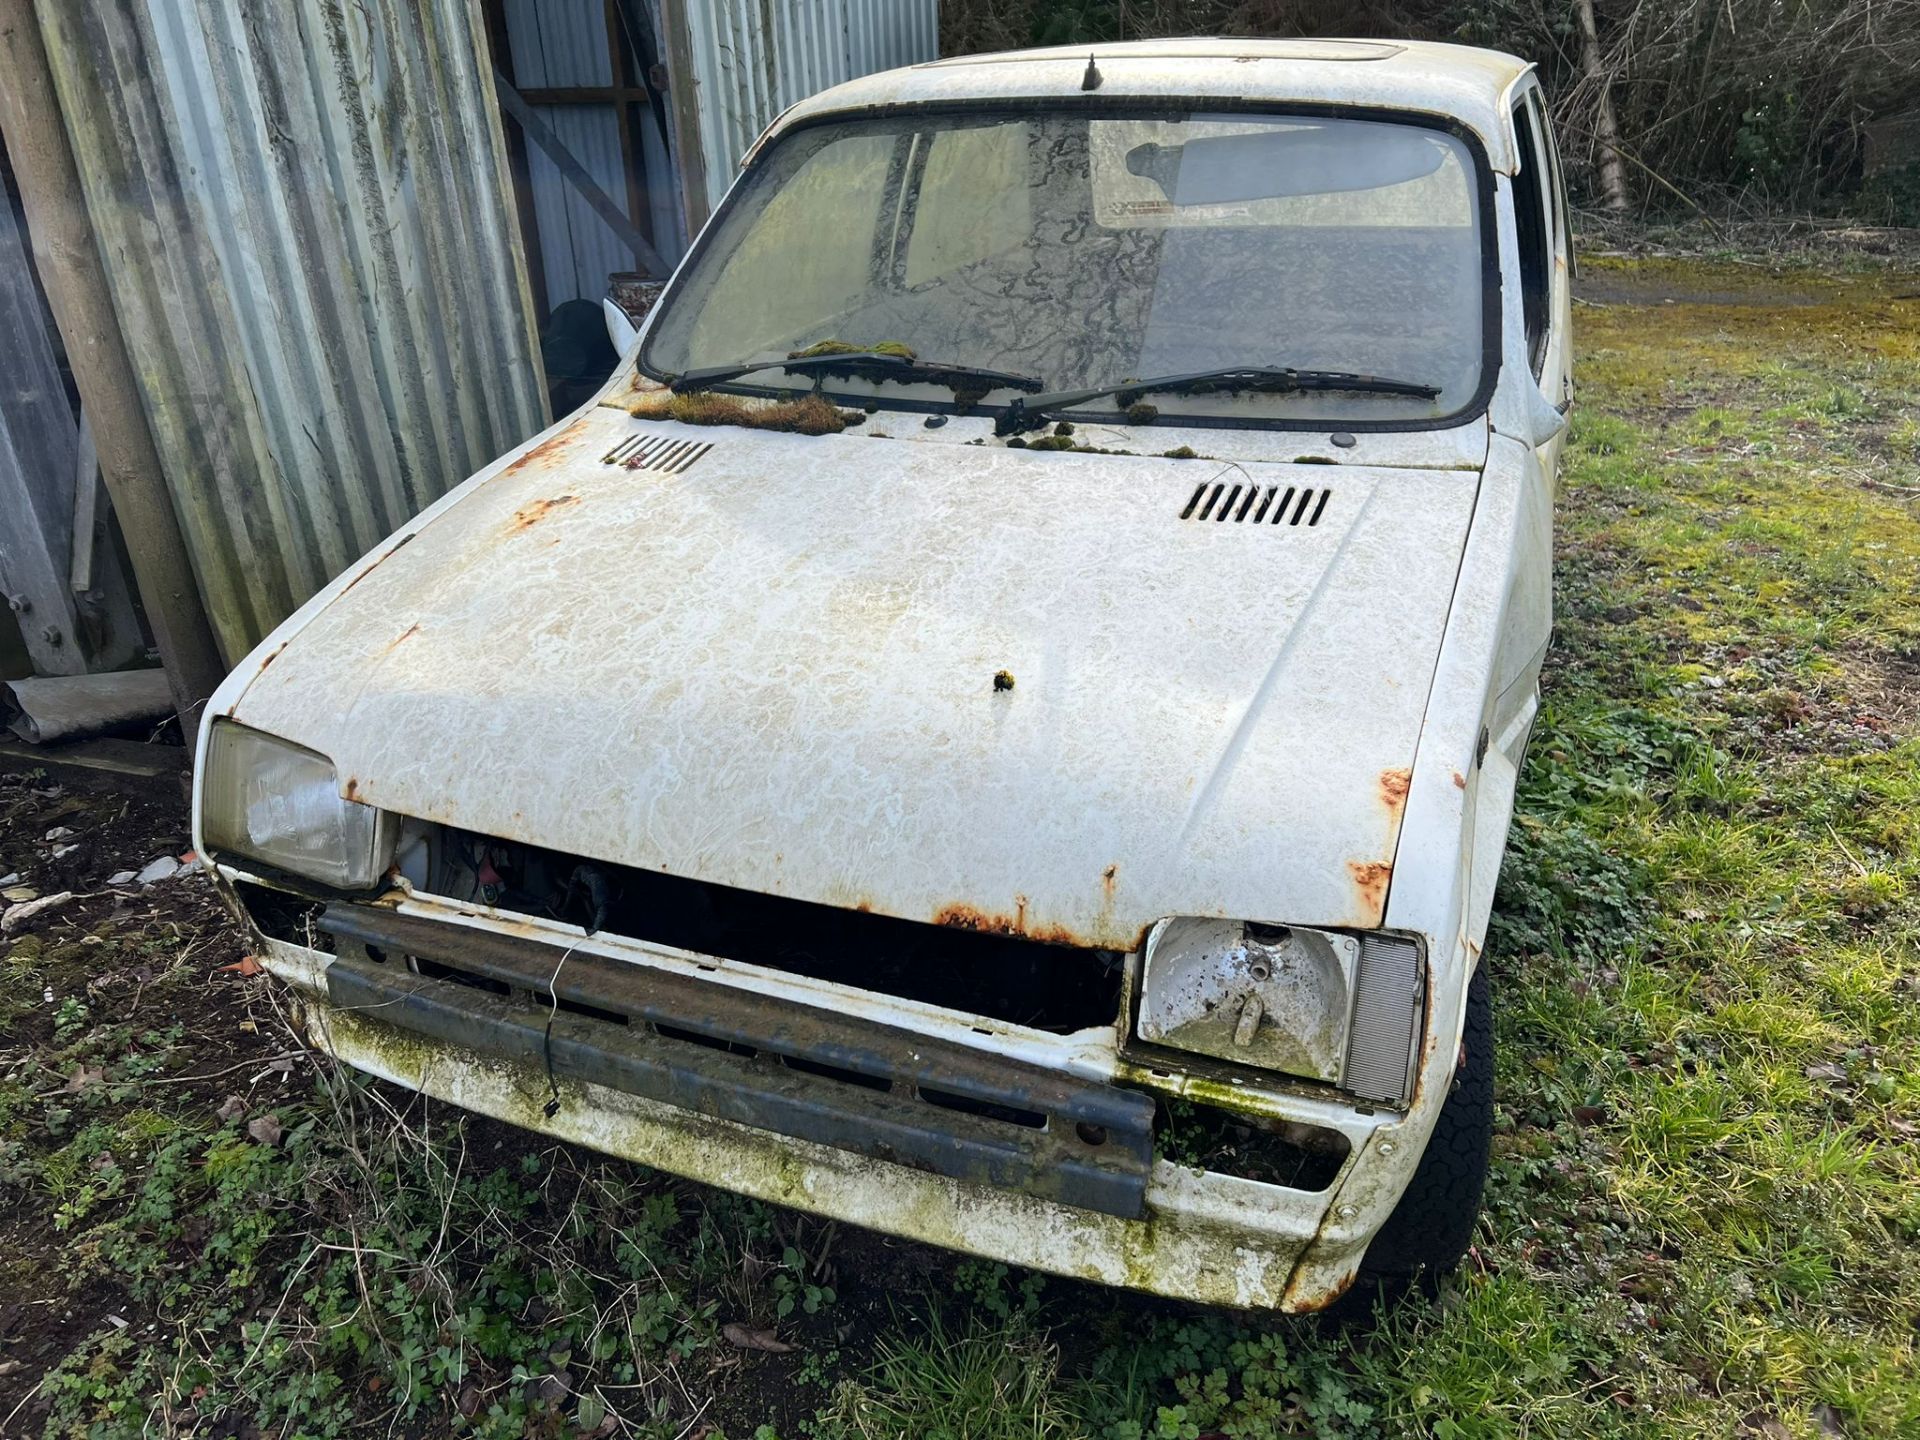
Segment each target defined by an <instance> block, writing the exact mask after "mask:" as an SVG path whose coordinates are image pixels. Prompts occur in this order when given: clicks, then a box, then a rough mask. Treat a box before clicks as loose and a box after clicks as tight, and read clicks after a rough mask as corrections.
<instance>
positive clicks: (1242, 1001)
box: [1135, 918, 1422, 1104]
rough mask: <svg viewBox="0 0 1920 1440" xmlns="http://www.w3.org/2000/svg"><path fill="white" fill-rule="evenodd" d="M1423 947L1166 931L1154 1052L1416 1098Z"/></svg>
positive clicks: (1152, 950) (1209, 925)
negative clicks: (1411, 1090)
mask: <svg viewBox="0 0 1920 1440" xmlns="http://www.w3.org/2000/svg"><path fill="white" fill-rule="evenodd" d="M1421 986H1422V974H1421V964H1420V947H1419V946H1418V944H1416V943H1415V942H1414V941H1412V940H1410V939H1407V938H1405V937H1403V936H1398V935H1373V934H1369V935H1362V936H1354V935H1343V934H1341V933H1339V932H1337V931H1331V930H1313V929H1308V928H1305V927H1303V926H1291V927H1286V926H1268V925H1248V924H1244V923H1242V922H1240V921H1237V920H1202V919H1195V918H1179V919H1173V920H1163V921H1161V922H1160V924H1158V925H1157V926H1155V927H1154V929H1153V933H1152V934H1151V935H1149V936H1148V938H1147V949H1146V956H1145V963H1144V965H1143V967H1142V975H1141V989H1140V1013H1139V1019H1138V1021H1137V1023H1136V1026H1135V1033H1136V1034H1138V1035H1139V1037H1140V1038H1141V1039H1142V1040H1146V1041H1150V1042H1151V1043H1153V1044H1156V1045H1167V1046H1171V1047H1173V1048H1174V1049H1178V1050H1187V1051H1190V1052H1192V1053H1194V1054H1197V1055H1211V1056H1213V1057H1214V1058H1215V1059H1219V1060H1229V1061H1232V1062H1233V1063H1235V1064H1238V1065H1248V1066H1252V1067H1254V1068H1256V1069H1260V1070H1274V1071H1277V1072H1279V1073H1280V1074H1283V1075H1297V1076H1301V1077H1303V1078H1306V1079H1312V1080H1325V1081H1328V1082H1330V1083H1332V1084H1337V1085H1340V1086H1341V1087H1343V1088H1344V1089H1346V1090H1349V1091H1351V1092H1352V1093H1354V1094H1355V1095H1359V1096H1361V1097H1363V1098H1365V1099H1369V1100H1384V1101H1390V1102H1393V1103H1396V1104H1397V1103H1400V1102H1402V1101H1404V1100H1405V1099H1406V1098H1407V1091H1408V1085H1409V1082H1410V1081H1411V1079H1412V1076H1413V1064H1414V1050H1415V1047H1416V1045H1417V1044H1418V1041H1419V1032H1420V1018H1421V1008H1422V995H1421Z"/></svg>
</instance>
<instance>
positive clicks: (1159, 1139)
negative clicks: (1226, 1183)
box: [1153, 1097, 1353, 1191]
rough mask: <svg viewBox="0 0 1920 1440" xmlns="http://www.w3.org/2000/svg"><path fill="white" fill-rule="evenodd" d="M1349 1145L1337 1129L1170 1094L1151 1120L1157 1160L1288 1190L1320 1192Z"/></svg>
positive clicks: (1343, 1159) (1332, 1177)
mask: <svg viewBox="0 0 1920 1440" xmlns="http://www.w3.org/2000/svg"><path fill="white" fill-rule="evenodd" d="M1352 1148H1353V1147H1352V1145H1351V1144H1350V1143H1349V1142H1348V1140H1347V1137H1346V1136H1344V1135H1342V1134H1341V1133H1340V1132H1339V1131H1338V1130H1326V1129H1322V1128H1321V1127H1320V1126H1318V1125H1302V1124H1300V1123H1299V1122H1297V1121H1292V1120H1272V1119H1268V1118H1266V1117H1264V1116H1259V1115H1248V1114H1244V1113H1242V1112H1241V1111H1238V1110H1226V1109H1222V1108H1220V1107H1219V1106H1215V1105H1202V1104H1200V1103H1198V1102H1196V1101H1192V1100H1182V1099H1178V1098H1173V1097H1169V1098H1167V1099H1163V1100H1162V1101H1161V1102H1160V1109H1159V1113H1158V1114H1156V1115H1155V1116H1154V1122H1153V1149H1154V1154H1156V1155H1157V1156H1159V1157H1160V1158H1161V1159H1162V1160H1170V1161H1172V1162H1173V1163H1174V1164H1176V1165H1184V1166H1187V1167H1189V1168H1190V1169H1195V1170H1210V1171H1213V1172H1214V1173H1215V1174H1218V1175H1232V1176H1235V1177H1237V1178H1239V1179H1241V1180H1258V1181H1260V1182H1261V1183H1262V1184H1265V1185H1283V1186H1285V1187H1286V1188H1287V1189H1289V1190H1313V1191H1318V1190H1325V1189H1326V1188H1327V1187H1328V1186H1329V1185H1331V1184H1332V1183H1333V1182H1334V1180H1335V1178H1336V1177H1337V1176H1338V1175H1339V1174H1340V1167H1341V1166H1342V1165H1344V1164H1346V1161H1347V1154H1348V1152H1349V1151H1350V1150H1351V1149H1352Z"/></svg>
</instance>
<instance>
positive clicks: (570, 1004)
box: [533, 991, 629, 1025]
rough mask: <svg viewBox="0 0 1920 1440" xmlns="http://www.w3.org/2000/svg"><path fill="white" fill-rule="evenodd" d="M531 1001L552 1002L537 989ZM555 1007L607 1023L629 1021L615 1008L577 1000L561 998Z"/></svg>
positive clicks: (623, 1023)
mask: <svg viewBox="0 0 1920 1440" xmlns="http://www.w3.org/2000/svg"><path fill="white" fill-rule="evenodd" d="M533 1002H534V1004H536V1005H545V1004H551V1003H553V1002H551V1001H549V1000H548V998H547V997H546V996H545V995H542V994H540V993H539V992H538V991H535V992H534V996H533ZM555 1008H556V1009H558V1010H560V1011H561V1012H562V1013H563V1014H567V1015H578V1016H580V1017H581V1019H583V1020H599V1021H602V1022H603V1023H605V1024H608V1025H625V1024H627V1023H629V1022H628V1020H627V1017H626V1016H624V1015H622V1014H621V1013H620V1012H619V1011H617V1010H602V1009H601V1008H600V1007H599V1006H598V1005H583V1004H581V1003H580V1002H579V1001H578V1000H567V999H564V998H563V999H561V1000H560V1001H559V1002H558V1004H557V1005H556V1006H555Z"/></svg>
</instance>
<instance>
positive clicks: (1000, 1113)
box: [919, 1085, 1047, 1130]
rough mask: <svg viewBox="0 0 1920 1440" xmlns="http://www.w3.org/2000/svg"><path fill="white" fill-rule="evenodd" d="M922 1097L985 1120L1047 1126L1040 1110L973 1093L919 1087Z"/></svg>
mask: <svg viewBox="0 0 1920 1440" xmlns="http://www.w3.org/2000/svg"><path fill="white" fill-rule="evenodd" d="M919 1090H920V1098H921V1099H922V1100H924V1101H926V1102H927V1103H928V1104H929V1105H938V1106H939V1107H940V1108H941V1109H942V1110H958V1111H959V1112H960V1113H961V1114H962V1115H978V1116H979V1117H980V1118H981V1119H983V1120H998V1121H999V1122H1000V1123H1001V1124H1003V1125H1024V1126H1025V1127H1026V1128H1027V1129H1029V1130H1044V1129H1046V1128H1047V1117H1046V1116H1045V1115H1042V1114H1041V1113H1040V1112H1039V1111H1038V1110H1022V1109H1020V1108H1018V1107H1017V1106H1013V1105H1001V1104H999V1103H997V1102H996V1101H993V1100H976V1099H974V1098H973V1096H971V1095H956V1094H955V1093H954V1092H953V1091H951V1090H935V1089H931V1088H930V1087H928V1086H925V1085H922V1086H920V1087H919Z"/></svg>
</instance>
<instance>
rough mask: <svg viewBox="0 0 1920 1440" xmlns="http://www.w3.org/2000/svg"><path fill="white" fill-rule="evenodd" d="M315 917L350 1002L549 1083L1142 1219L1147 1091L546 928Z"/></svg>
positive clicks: (1148, 1155)
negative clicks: (574, 941)
mask: <svg viewBox="0 0 1920 1440" xmlns="http://www.w3.org/2000/svg"><path fill="white" fill-rule="evenodd" d="M320 928H321V929H323V930H325V931H327V932H328V933H329V934H331V935H333V936H334V938H335V940H336V941H337V942H338V945H337V949H338V952H339V953H338V954H337V956H336V958H335V959H334V961H333V963H332V964H331V965H330V966H329V967H328V969H327V992H328V998H329V1000H330V1001H331V1002H332V1003H333V1005H335V1006H336V1007H338V1008H341V1009H352V1010H357V1011H360V1012H363V1013H365V1014H367V1015H370V1016H371V1018H374V1019H376V1020H379V1021H381V1022H383V1023H385V1024H389V1025H394V1026H397V1027H399V1028H400V1029H403V1030H408V1031H412V1032H414V1033H416V1034H421V1035H427V1036H431V1037H432V1038H434V1039H437V1040H442V1041H446V1042H448V1043H450V1044H455V1045H460V1046H464V1047H466V1048H469V1049H472V1050H476V1051H480V1052H482V1053H486V1054H494V1055H506V1056H513V1057H517V1058H520V1059H523V1060H531V1061H533V1062H534V1063H535V1064H541V1065H544V1064H545V1063H546V1061H547V1059H548V1057H549V1056H550V1057H551V1062H552V1065H553V1073H554V1075H555V1077H556V1079H563V1080H584V1081H592V1082H593V1083H595V1084H599V1085H604V1086H606V1087H608V1088H609V1089H614V1090H620V1091H624V1092H626V1093H628V1094H631V1095H638V1096H642V1097H644V1098H646V1099H648V1100H656V1101H661V1102H663V1103H665V1104H669V1105H674V1106H677V1107H679V1108H680V1109H683V1110H689V1111H693V1112H695V1113H696V1114H700V1115H710V1116H714V1117H716V1118H719V1119H723V1120H732V1121H736V1122H738V1123H740V1124H742V1125H750V1126H753V1127H755V1128H757V1129H761V1130H770V1131H773V1132H775V1133H777V1134H781V1135H789V1136H793V1137H795V1138H797V1139H801V1140H810V1141H814V1142H817V1143H819V1144H823V1145H831V1146H835V1147H837V1148H839V1149H842V1150H851V1151H855V1152H857V1153H859V1154H862V1155H871V1156H875V1157H877V1158H879V1159H882V1160H889V1161H892V1162H894V1163H895V1164H899V1165H906V1166H909V1167H911V1168H913V1169H916V1170H925V1171H930V1172H932V1173H934V1174H939V1175H946V1176H951V1177H952V1178H954V1179H957V1180H967V1181H973V1182H976V1183H980V1184H986V1185H993V1186H996V1187H999V1188H1001V1189H1008V1190H1017V1191H1022V1192H1024V1193H1026V1194H1030V1195H1034V1196H1038V1197H1040V1198H1042V1199H1046V1200H1053V1201H1057V1202H1059V1203H1061V1204H1065V1205H1074V1206H1078V1207H1080V1208H1083V1209H1087V1210H1097V1211H1100V1212H1102V1213H1104V1214H1108V1215H1118V1216H1121V1217H1123V1218H1126V1219H1138V1218H1141V1217H1142V1216H1144V1215H1145V1213H1146V1186H1147V1173H1148V1171H1149V1169H1150V1168H1151V1166H1152V1156H1153V1148H1152V1126H1153V1110H1154V1106H1153V1101H1152V1100H1151V1099H1149V1098H1148V1097H1147V1096H1145V1095H1142V1094H1140V1093H1138V1092H1136V1091H1131V1090H1122V1089H1119V1088H1117V1087H1115V1086H1112V1085H1103V1084H1099V1083H1097V1082H1092V1081H1084V1080H1076V1079H1074V1078H1073V1077H1071V1076H1068V1075H1064V1074H1061V1073H1060V1072H1058V1071H1055V1070H1050V1069H1046V1068H1043V1067H1041V1066H1037V1065H1031V1064H1028V1063H1025V1062H1022V1061H1014V1060H1009V1059H1006V1058H1004V1057H1001V1056H997V1055H994V1054H992V1053H991V1052H988V1051H984V1050H977V1049H974V1048H972V1047H970V1046H965V1045H957V1044H954V1043H952V1042H950V1041H944V1040H935V1039H931V1038H929V1037H927V1036H923V1035H918V1034H914V1033H912V1032H909V1031H904V1030H897V1029H893V1028H891V1027H889V1026H887V1025H884V1024H882V1023H880V1022H877V1021H872V1020H863V1019H860V1018H858V1017H856V1016H850V1015H843V1014H839V1013H836V1012H834V1011H830V1010H822V1009H817V1008H814V1007H811V1006H806V1005H800V1004H795V1003H793V1002H791V1001H787V1000H781V999H776V998H774V997H771V996H767V995H762V994H759V993H758V992H755V991H751V990H743V989H741V988H739V987H738V986H734V985H725V984H719V983H716V982H714V981H710V980H706V979H703V978H699V977H695V976H691V975H680V974H674V973H671V972H668V971H662V970H654V969H651V968H648V967H645V966H641V965H636V964H631V963H628V962H625V961H621V960H614V959H609V958H607V957H605V956H601V955H586V954H580V953H578V952H576V953H573V954H571V955H569V954H568V953H567V950H566V947H565V946H563V945H559V944H555V943H553V942H551V941H547V940H542V939H533V938H531V937H520V936H505V935H499V934H494V933H491V932H487V931H478V930H471V929H468V928H466V927H464V926H455V925H449V924H445V923H443V922H440V921H435V920H423V919H421V918H419V917H417V916H408V915H399V914H395V913H394V912H393V911H391V910H384V909H377V908H373V907H369V906H360V905H333V906H330V907H328V909H327V911H326V913H325V915H324V916H323V917H322V918H321V922H320ZM563 957H564V958H563ZM410 960H411V961H412V962H413V963H412V964H409V961H410ZM550 987H551V988H550ZM550 996H553V997H557V998H558V1001H559V1007H558V1010H557V1011H554V1007H553V1004H552V1000H551V999H550ZM550 1012H552V1027H551V1035H550V1036H549V1028H548V1016H549V1013H550Z"/></svg>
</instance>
